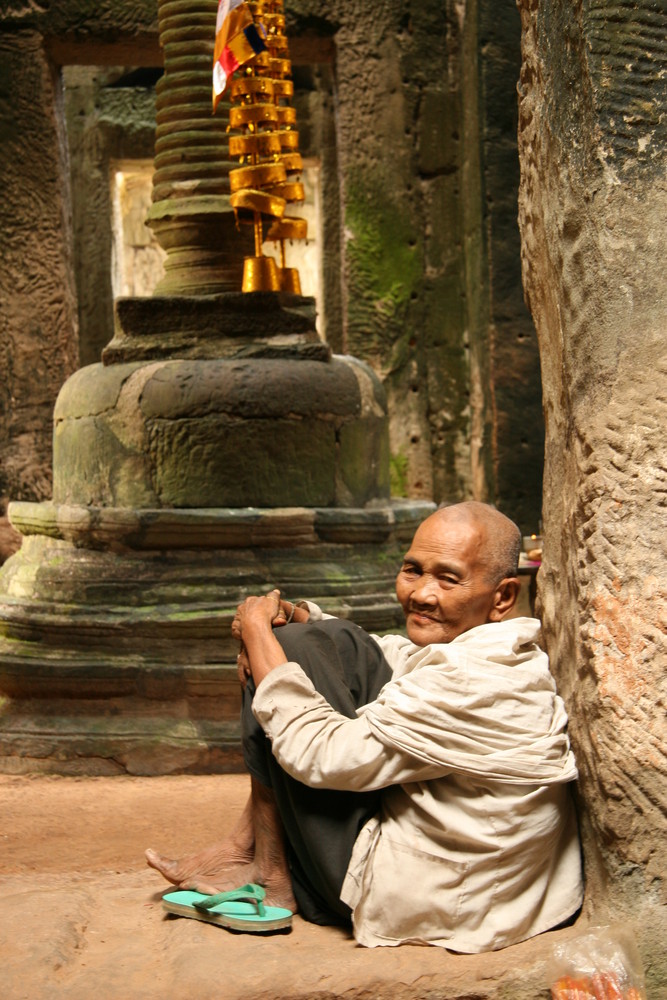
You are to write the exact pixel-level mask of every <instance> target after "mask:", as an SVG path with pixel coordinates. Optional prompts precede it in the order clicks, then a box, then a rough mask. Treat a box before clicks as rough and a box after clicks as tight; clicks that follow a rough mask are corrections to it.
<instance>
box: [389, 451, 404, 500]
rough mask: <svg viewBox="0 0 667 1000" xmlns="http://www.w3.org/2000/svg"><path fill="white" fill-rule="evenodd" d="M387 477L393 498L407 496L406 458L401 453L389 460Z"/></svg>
mask: <svg viewBox="0 0 667 1000" xmlns="http://www.w3.org/2000/svg"><path fill="white" fill-rule="evenodd" d="M389 477H390V484H391V495H392V496H393V497H407V496H408V456H407V455H406V454H405V452H403V451H399V452H398V454H396V455H391V456H390V458H389Z"/></svg>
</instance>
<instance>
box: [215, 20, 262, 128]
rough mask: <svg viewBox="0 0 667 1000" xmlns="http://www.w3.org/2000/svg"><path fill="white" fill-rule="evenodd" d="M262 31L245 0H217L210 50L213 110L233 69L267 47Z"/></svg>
mask: <svg viewBox="0 0 667 1000" xmlns="http://www.w3.org/2000/svg"><path fill="white" fill-rule="evenodd" d="M264 37H265V31H264V28H263V26H262V25H261V24H255V22H254V20H253V16H252V13H251V11H250V9H249V7H248V5H247V3H246V2H245V0H220V2H219V3H218V16H217V18H216V22H215V49H214V53H213V110H214V111H215V109H216V108H217V106H218V101H219V100H220V98H221V97H222V95H223V94H224V92H225V89H226V87H227V84H228V82H229V78H230V77H231V75H232V73H233V72H234V70H236V69H238V68H239V66H242V65H243V64H244V63H246V62H248V60H249V59H252V58H253V56H256V55H259V53H260V52H263V51H264V50H265V49H266V43H265V41H264Z"/></svg>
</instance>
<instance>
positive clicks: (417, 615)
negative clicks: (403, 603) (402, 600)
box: [408, 608, 440, 623]
mask: <svg viewBox="0 0 667 1000" xmlns="http://www.w3.org/2000/svg"><path fill="white" fill-rule="evenodd" d="M408 614H409V615H412V617H413V618H422V619H423V620H424V621H429V622H436V623H437V622H438V621H439V620H440V619H439V618H436V617H435V616H434V615H429V614H426V612H425V611H418V610H417V608H409V609H408Z"/></svg>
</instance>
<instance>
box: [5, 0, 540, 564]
mask: <svg viewBox="0 0 667 1000" xmlns="http://www.w3.org/2000/svg"><path fill="white" fill-rule="evenodd" d="M286 7H287V14H288V30H289V33H290V39H291V41H292V46H293V53H294V58H293V61H294V65H295V70H296V73H295V75H296V78H297V84H298V85H299V86H300V91H299V94H298V97H297V106H298V108H299V114H300V115H301V116H302V119H304V120H305V117H306V116H305V115H304V114H303V112H307V120H308V125H307V129H306V133H305V134H304V142H305V146H306V149H307V152H308V153H309V154H311V155H315V156H318V157H319V158H320V160H321V162H322V185H323V190H322V198H323V209H324V213H325V227H324V232H323V258H324V294H325V311H326V317H325V319H326V336H327V338H328V340H329V342H330V344H331V345H332V347H333V349H334V350H336V351H339V352H349V353H351V354H354V355H355V356H357V357H360V358H362V359H364V360H366V361H368V362H369V363H370V364H372V365H373V367H374V368H375V369H376V371H377V372H378V373H379V374H380V375H381V377H382V379H383V381H384V383H385V387H386V389H387V393H388V397H389V405H390V412H391V414H392V420H391V448H392V456H393V470H394V489H395V492H396V493H397V494H402V495H409V496H412V497H431V496H433V497H434V498H435V499H436V500H438V501H444V500H455V499H460V498H463V497H466V496H471V495H474V496H477V497H480V498H484V497H487V498H490V499H495V500H496V501H497V502H498V504H499V506H500V507H501V508H502V509H504V510H506V511H507V513H509V514H511V515H512V516H514V517H515V518H516V519H517V520H518V521H519V523H520V524H521V526H522V528H523V529H524V530H525V531H532V530H535V528H536V524H537V520H538V518H539V508H540V499H541V488H540V481H539V480H540V471H541V463H542V443H541V436H540V435H541V413H540V406H541V401H540V396H539V380H538V362H537V356H536V352H535V344H534V336H533V331H532V326H531V323H530V320H529V319H528V317H527V313H526V311H525V309H524V307H523V304H522V290H521V286H520V280H519V274H518V270H517V260H518V228H517V225H516V219H515V215H516V190H517V160H516V151H515V137H514V129H515V120H514V119H515V108H516V99H515V84H516V77H517V73H518V58H519V23H518V19H517V14H516V10H515V8H514V5H513V2H511V0H502V14H501V16H498V14H499V8H498V5H497V4H492V3H491V0H468V2H467V3H465V4H461V3H458V2H455V0H447V2H445V3H443V2H441V0H430V2H428V3H422V4H419V5H412V4H407V5H406V4H405V3H402V2H398V0H389V2H386V3H383V4H382V5H381V8H380V10H378V7H377V5H376V4H375V3H371V2H370V0H348V2H346V3H345V4H344V5H341V4H339V3H333V2H330V0H318V2H315V0H292V2H288V3H287V4H286ZM155 22H156V4H155V2H154V0H116V2H111V0H107V2H105V3H98V4H92V3H90V0H60V2H59V3H58V4H57V5H44V4H28V3H25V2H23V0H9V2H7V3H5V4H4V5H3V17H2V20H1V21H0V46H1V47H2V56H3V60H2V64H3V68H2V71H1V72H2V74H3V80H4V83H3V87H2V91H1V92H0V127H1V128H2V138H3V142H2V144H0V161H1V163H2V171H3V176H6V177H7V179H8V180H7V184H8V186H7V189H6V194H7V197H5V198H4V199H3V207H2V210H1V211H2V220H1V222H0V225H1V227H2V232H3V237H4V238H3V243H2V250H1V251H0V253H1V254H2V262H1V267H0V295H1V296H2V316H3V319H2V323H3V338H2V351H3V354H4V357H3V377H2V380H1V381H2V385H1V387H0V399H1V401H2V402H1V405H2V411H3V412H2V415H3V422H2V429H1V430H0V525H1V526H2V532H3V533H2V534H0V558H1V557H2V556H4V555H6V554H7V552H8V551H9V550H10V548H11V545H12V541H11V532H10V529H9V528H8V526H7V522H6V518H4V516H3V515H4V510H5V507H6V503H7V500H8V499H17V500H30V499H36V500H39V499H42V498H45V497H47V496H48V495H49V492H50V482H51V459H50V454H51V415H52V408H53V404H54V401H55V397H56V394H57V392H58V389H59V388H60V385H61V384H62V383H63V382H64V381H65V379H66V377H67V376H68V375H69V374H70V373H71V371H72V370H73V369H74V368H76V367H77V365H78V364H82V363H89V362H90V361H94V360H95V359H96V358H97V357H99V352H100V350H101V348H102V346H103V345H104V343H105V342H106V341H107V340H108V336H109V331H110V324H111V299H110V281H109V268H108V265H109V252H110V249H109V239H110V227H109V225H108V222H107V219H108V209H109V199H108V186H107V183H106V182H107V177H106V173H107V170H108V164H109V162H110V159H111V158H113V157H116V156H123V155H128V156H146V155H150V150H149V147H150V136H149V130H147V127H146V113H147V109H148V110H150V105H151V95H150V94H149V93H146V92H144V93H143V94H141V93H140V91H141V88H138V89H137V90H136V91H135V93H134V95H133V94H132V92H131V91H130V90H129V89H127V90H124V87H119V88H118V89H117V90H115V91H114V90H112V89H111V88H110V87H109V86H104V87H102V84H105V85H106V84H110V83H111V84H113V83H114V82H115V81H116V80H117V78H118V77H119V74H120V73H124V74H125V78H127V77H128V76H129V75H130V74H131V70H132V68H133V67H134V68H136V67H156V66H159V63H160V52H159V48H158V45H157V27H156V23H155ZM77 66H79V67H87V69H86V70H85V72H90V68H93V72H95V73H96V74H97V80H98V82H99V84H100V89H99V90H98V91H97V94H95V92H94V91H91V90H90V89H86V88H82V89H81V90H80V92H78V93H77V88H76V86H75V83H76V82H77V77H76V74H75V73H72V72H70V74H69V78H68V91H67V93H68V100H69V111H70V115H69V134H68V136H65V133H64V128H63V106H64V104H63V94H62V78H61V73H60V69H61V68H62V67H77ZM105 67H106V69H105ZM94 68H97V70H95V69H94ZM91 93H92V99H91ZM37 95H38V96H37ZM15 153H16V155H15ZM70 168H71V185H70ZM71 190H73V191H74V193H75V197H74V198H71V197H70V191H71ZM91 220H95V222H96V224H95V225H92V226H91ZM72 233H73V234H74V239H73V240H72V238H71V234H72ZM77 260H78V261H79V264H78V266H75V267H74V268H73V261H74V264H75V265H76V261H77ZM74 273H76V274H77V281H76V282H75V280H74V277H73V274H74ZM82 275H83V276H85V279H86V280H82ZM93 277H94V280H93ZM75 285H76V286H78V287H77V294H76V296H75V293H74V288H75ZM5 303H7V305H6V306H5ZM77 320H79V321H80V324H81V329H80V334H79V331H78V329H77Z"/></svg>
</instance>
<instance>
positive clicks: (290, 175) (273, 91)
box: [227, 0, 308, 295]
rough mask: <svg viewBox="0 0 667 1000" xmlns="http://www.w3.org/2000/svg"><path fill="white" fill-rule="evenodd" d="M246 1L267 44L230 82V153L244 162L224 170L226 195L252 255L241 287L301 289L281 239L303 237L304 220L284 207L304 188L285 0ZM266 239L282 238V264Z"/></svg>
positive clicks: (298, 291)
mask: <svg viewBox="0 0 667 1000" xmlns="http://www.w3.org/2000/svg"><path fill="white" fill-rule="evenodd" d="M248 7H249V9H250V10H251V12H252V15H253V19H254V21H255V24H256V25H258V26H259V27H260V29H261V30H263V32H264V33H265V42H266V51H265V52H261V53H260V54H259V55H258V56H255V57H254V58H253V59H251V60H250V61H249V62H248V63H246V64H245V65H244V66H243V69H242V70H241V71H239V76H238V77H237V78H235V79H233V80H232V81H231V82H230V84H229V86H228V87H227V93H228V95H229V98H230V101H231V107H230V110H229V131H230V137H229V154H230V157H232V158H235V157H238V159H239V163H240V164H241V166H239V167H238V168H237V169H235V170H232V171H230V174H229V183H230V190H231V198H230V202H231V205H232V208H233V209H234V213H235V215H236V219H237V222H249V223H252V225H253V226H254V229H255V256H254V257H246V259H245V261H244V266H243V291H244V292H258V291H284V292H292V293H294V294H296V295H300V294H301V283H300V280H299V273H298V271H297V270H296V268H291V267H286V265H285V243H286V241H287V240H290V241H292V240H304V239H306V237H307V234H308V224H307V222H306V220H305V219H300V218H297V217H295V216H292V215H286V214H285V211H286V208H287V206H288V205H291V204H294V203H298V202H303V201H304V198H305V194H304V189H303V184H302V183H301V181H300V180H299V175H300V174H301V172H302V170H303V163H302V160H301V154H300V153H299V134H298V132H297V131H296V128H295V125H296V109H295V108H293V107H292V106H291V104H290V101H291V99H292V97H293V94H294V84H293V83H292V80H291V79H290V77H291V74H292V64H291V61H290V59H289V53H288V44H287V38H286V36H285V15H284V13H283V0H254V2H252V0H249V2H248ZM265 226H266V232H265ZM265 239H266V240H269V241H272V242H275V243H278V244H279V246H280V267H278V265H277V264H276V262H275V260H274V259H273V258H272V257H267V256H265V254H264V253H263V250H262V244H263V242H264V240H265Z"/></svg>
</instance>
